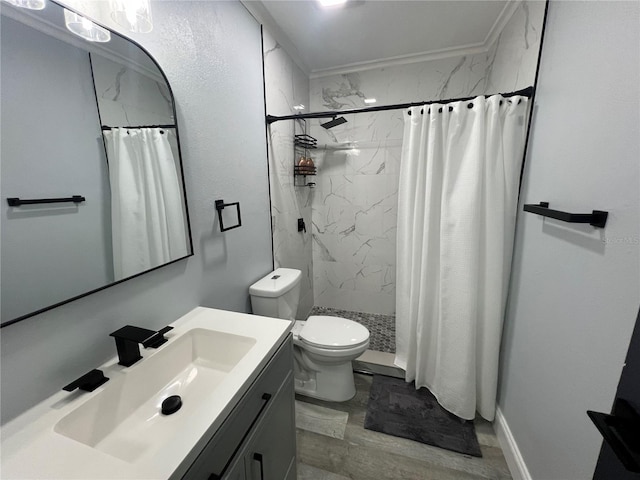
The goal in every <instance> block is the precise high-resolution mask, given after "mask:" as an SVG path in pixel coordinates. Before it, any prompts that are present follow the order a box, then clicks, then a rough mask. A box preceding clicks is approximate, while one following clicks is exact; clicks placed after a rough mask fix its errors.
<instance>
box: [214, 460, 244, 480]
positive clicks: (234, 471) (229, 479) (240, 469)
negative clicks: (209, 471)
mask: <svg viewBox="0 0 640 480" xmlns="http://www.w3.org/2000/svg"><path fill="white" fill-rule="evenodd" d="M212 477H213V475H212V476H211V477H209V478H211V479H212V480H213V478H215V477H213V478H212ZM246 478H247V477H246V476H245V471H244V461H243V459H242V458H239V459H238V461H237V462H235V465H232V466H231V467H230V468H229V470H228V471H227V472H226V473H225V474H224V477H222V480H246Z"/></svg>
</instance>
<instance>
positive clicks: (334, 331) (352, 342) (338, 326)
mask: <svg viewBox="0 0 640 480" xmlns="http://www.w3.org/2000/svg"><path fill="white" fill-rule="evenodd" d="M300 339H301V340H302V341H303V342H305V343H308V344H310V345H315V346H318V347H330V348H350V347H355V346H356V345H360V344H362V343H365V342H366V341H367V340H368V339H369V330H367V329H366V328H365V327H363V326H362V325H360V324H359V323H357V322H354V321H352V320H347V319H346V318H341V317H328V316H324V315H314V316H311V317H309V318H308V319H307V321H306V322H305V325H304V327H303V328H302V330H301V331H300Z"/></svg>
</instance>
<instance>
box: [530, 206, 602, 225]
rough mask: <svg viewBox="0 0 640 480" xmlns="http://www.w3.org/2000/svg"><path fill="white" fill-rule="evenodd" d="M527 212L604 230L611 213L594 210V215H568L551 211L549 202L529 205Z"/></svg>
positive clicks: (558, 211)
mask: <svg viewBox="0 0 640 480" xmlns="http://www.w3.org/2000/svg"><path fill="white" fill-rule="evenodd" d="M524 211H525V212H531V213H537V214H538V215H542V216H543V217H549V218H555V219H556V220H562V221H563V222H569V223H588V224H590V225H593V226H594V227H598V228H604V226H605V225H606V224H607V217H608V216H609V212H605V211H603V210H593V212H592V213H568V212H561V211H560V210H551V209H550V208H549V202H540V204H528V205H525V206H524Z"/></svg>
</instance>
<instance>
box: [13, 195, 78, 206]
mask: <svg viewBox="0 0 640 480" xmlns="http://www.w3.org/2000/svg"><path fill="white" fill-rule="evenodd" d="M85 200H86V199H85V198H84V197H83V196H82V195H74V196H72V197H64V198H32V199H24V198H17V197H12V198H7V203H8V204H9V206H10V207H19V206H20V205H34V204H36V203H66V202H73V203H80V202H84V201H85Z"/></svg>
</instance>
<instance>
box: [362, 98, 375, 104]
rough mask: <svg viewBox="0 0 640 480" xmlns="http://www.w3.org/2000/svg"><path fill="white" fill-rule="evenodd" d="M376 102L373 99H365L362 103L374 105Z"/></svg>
mask: <svg viewBox="0 0 640 480" xmlns="http://www.w3.org/2000/svg"><path fill="white" fill-rule="evenodd" d="M376 102H377V100H376V99H375V98H365V99H364V103H376Z"/></svg>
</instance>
